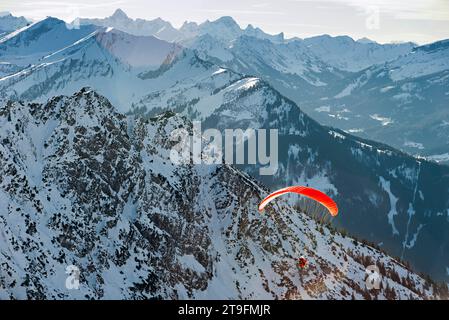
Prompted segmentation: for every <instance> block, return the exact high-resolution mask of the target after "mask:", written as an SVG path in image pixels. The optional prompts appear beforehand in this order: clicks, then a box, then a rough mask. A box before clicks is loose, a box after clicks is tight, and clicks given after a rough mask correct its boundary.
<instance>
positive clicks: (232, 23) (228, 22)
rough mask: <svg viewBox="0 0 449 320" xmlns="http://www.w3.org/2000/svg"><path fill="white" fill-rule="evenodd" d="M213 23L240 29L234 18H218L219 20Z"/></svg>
mask: <svg viewBox="0 0 449 320" xmlns="http://www.w3.org/2000/svg"><path fill="white" fill-rule="evenodd" d="M212 23H220V24H223V25H225V26H227V27H238V28H240V27H239V25H238V24H237V22H235V20H234V18H232V17H230V16H223V17H220V18H218V19H217V20H215V21H213V22H212Z"/></svg>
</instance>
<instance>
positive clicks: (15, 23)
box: [0, 12, 30, 35]
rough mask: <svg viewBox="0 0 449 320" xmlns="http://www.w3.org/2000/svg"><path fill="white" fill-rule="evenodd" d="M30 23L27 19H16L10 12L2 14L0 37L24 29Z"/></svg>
mask: <svg viewBox="0 0 449 320" xmlns="http://www.w3.org/2000/svg"><path fill="white" fill-rule="evenodd" d="M29 23H30V22H29V21H28V20H27V19H25V17H15V16H13V15H12V14H11V13H9V12H0V35H1V34H2V33H10V32H12V31H15V30H17V29H20V28H23V27H25V26H26V25H27V24H29Z"/></svg>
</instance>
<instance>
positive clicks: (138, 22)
mask: <svg viewBox="0 0 449 320" xmlns="http://www.w3.org/2000/svg"><path fill="white" fill-rule="evenodd" d="M75 23H77V24H81V25H96V26H102V27H112V28H115V29H118V30H121V31H124V32H126V33H129V34H132V35H136V36H155V37H157V38H159V39H162V40H166V41H170V42H173V41H175V40H180V39H181V38H182V34H181V33H180V32H179V31H178V30H177V29H175V28H174V27H173V26H172V25H171V23H170V22H167V21H164V20H162V19H160V18H157V19H154V20H144V19H135V20H134V19H131V18H129V17H128V16H127V15H126V13H125V12H124V11H123V10H121V9H117V10H116V11H115V12H114V14H113V15H112V16H110V17H107V18H104V19H84V18H80V19H77V20H76V21H75Z"/></svg>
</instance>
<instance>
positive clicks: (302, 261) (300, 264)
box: [298, 257, 307, 269]
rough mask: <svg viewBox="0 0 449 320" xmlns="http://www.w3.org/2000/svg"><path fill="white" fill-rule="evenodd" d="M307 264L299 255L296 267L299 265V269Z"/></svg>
mask: <svg viewBox="0 0 449 320" xmlns="http://www.w3.org/2000/svg"><path fill="white" fill-rule="evenodd" d="M306 265H307V259H306V258H304V257H300V258H299V259H298V267H300V268H301V269H303V268H305V266H306Z"/></svg>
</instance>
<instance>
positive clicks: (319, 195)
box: [259, 186, 338, 217]
mask: <svg viewBox="0 0 449 320" xmlns="http://www.w3.org/2000/svg"><path fill="white" fill-rule="evenodd" d="M292 192H293V193H297V194H300V195H303V196H306V197H308V198H310V199H312V200H315V201H317V202H318V203H320V204H322V205H323V206H324V207H325V208H326V209H327V210H328V211H329V213H330V215H331V216H332V217H335V216H336V215H337V214H338V207H337V204H336V203H335V202H334V200H332V199H331V198H330V197H329V196H328V195H326V194H325V193H323V192H321V191H319V190H317V189H313V188H310V187H304V186H293V187H288V188H283V189H280V190H277V191H275V192H273V193H272V194H270V195H269V196H268V197H266V198H265V199H263V200H262V202H261V203H260V205H259V211H262V210H263V209H264V208H265V206H266V205H267V204H268V203H270V202H271V201H272V200H274V199H276V198H277V197H279V196H281V195H283V194H286V193H292Z"/></svg>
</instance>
